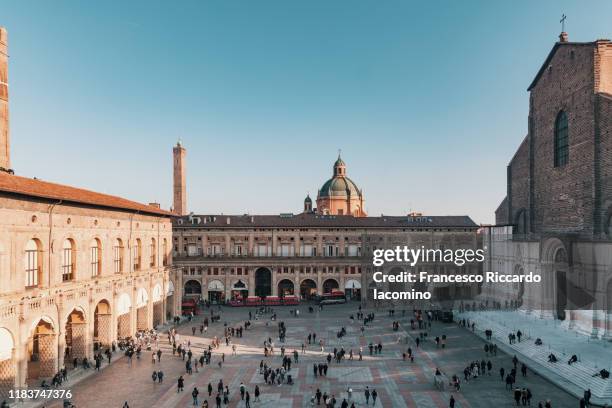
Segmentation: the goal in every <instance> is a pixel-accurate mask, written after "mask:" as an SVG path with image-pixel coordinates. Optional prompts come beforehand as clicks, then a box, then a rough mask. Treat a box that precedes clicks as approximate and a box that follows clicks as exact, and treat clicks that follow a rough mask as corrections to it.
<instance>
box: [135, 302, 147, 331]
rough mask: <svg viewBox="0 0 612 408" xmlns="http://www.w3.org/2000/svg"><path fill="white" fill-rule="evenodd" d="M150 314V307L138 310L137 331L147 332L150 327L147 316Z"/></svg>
mask: <svg viewBox="0 0 612 408" xmlns="http://www.w3.org/2000/svg"><path fill="white" fill-rule="evenodd" d="M148 312H149V307H148V306H143V307H139V308H138V309H136V330H147V329H149V325H148V324H147V314H148Z"/></svg>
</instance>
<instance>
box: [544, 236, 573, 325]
mask: <svg viewBox="0 0 612 408" xmlns="http://www.w3.org/2000/svg"><path fill="white" fill-rule="evenodd" d="M568 260H569V254H568V252H567V248H566V247H565V245H564V244H563V242H562V241H561V240H560V239H558V238H551V239H548V240H546V241H545V242H544V244H543V245H542V261H543V263H545V264H548V265H550V266H551V277H552V279H551V282H552V283H553V284H552V299H553V302H554V310H553V312H554V316H555V318H556V319H558V320H565V319H566V314H567V312H566V310H567V307H568V298H567V294H568V289H569V285H568V276H567V275H568V273H569V265H568Z"/></svg>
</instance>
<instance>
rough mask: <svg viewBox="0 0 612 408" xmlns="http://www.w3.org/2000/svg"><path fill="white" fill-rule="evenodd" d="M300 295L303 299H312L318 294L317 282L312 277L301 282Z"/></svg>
mask: <svg viewBox="0 0 612 408" xmlns="http://www.w3.org/2000/svg"><path fill="white" fill-rule="evenodd" d="M300 295H301V296H302V299H311V298H313V297H314V296H316V295H317V283H316V282H315V281H314V280H312V279H308V278H306V279H304V280H302V282H301V283H300Z"/></svg>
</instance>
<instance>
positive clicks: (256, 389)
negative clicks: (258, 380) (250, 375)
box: [255, 385, 259, 402]
mask: <svg viewBox="0 0 612 408" xmlns="http://www.w3.org/2000/svg"><path fill="white" fill-rule="evenodd" d="M255 402H259V385H256V386H255Z"/></svg>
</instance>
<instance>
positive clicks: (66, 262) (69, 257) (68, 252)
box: [62, 239, 76, 282]
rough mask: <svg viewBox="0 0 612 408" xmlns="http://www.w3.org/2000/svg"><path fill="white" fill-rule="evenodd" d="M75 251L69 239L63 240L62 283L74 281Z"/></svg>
mask: <svg viewBox="0 0 612 408" xmlns="http://www.w3.org/2000/svg"><path fill="white" fill-rule="evenodd" d="M75 258H76V250H75V247H74V242H73V241H72V240H71V239H66V240H64V244H63V245H62V281H64V282H67V281H71V280H72V279H74V272H75V270H74V269H75V268H74V260H75Z"/></svg>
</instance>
